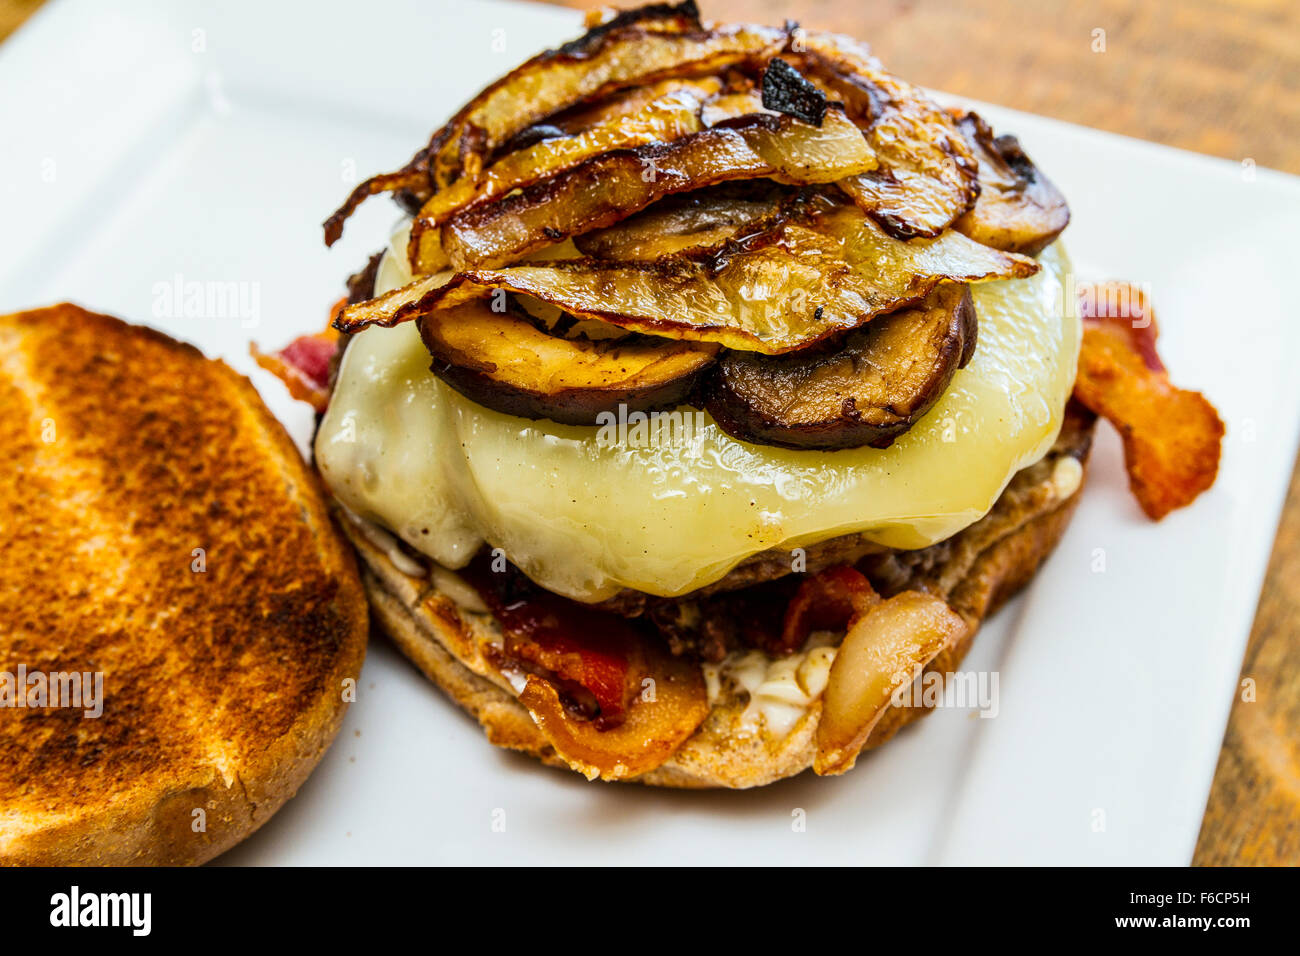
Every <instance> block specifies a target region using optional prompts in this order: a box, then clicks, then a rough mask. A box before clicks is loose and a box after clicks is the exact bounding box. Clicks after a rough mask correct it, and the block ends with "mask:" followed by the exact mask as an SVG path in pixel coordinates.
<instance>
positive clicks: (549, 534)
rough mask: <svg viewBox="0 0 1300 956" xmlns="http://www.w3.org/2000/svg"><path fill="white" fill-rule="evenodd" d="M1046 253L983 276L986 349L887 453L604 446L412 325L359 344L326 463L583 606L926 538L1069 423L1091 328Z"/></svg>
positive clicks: (355, 506)
mask: <svg viewBox="0 0 1300 956" xmlns="http://www.w3.org/2000/svg"><path fill="white" fill-rule="evenodd" d="M407 228H409V227H407ZM407 228H403V229H399V230H398V232H397V233H396V234H395V235H394V239H393V244H392V246H390V249H389V252H388V254H387V255H386V256H385V259H384V261H383V263H382V264H381V267H380V270H379V278H378V282H377V287H376V289H375V292H376V294H381V293H383V292H385V291H387V290H388V289H391V288H395V287H397V286H400V285H403V284H405V283H406V282H408V281H409V276H410V274H409V272H408V271H407V270H406V266H405V256H404V255H403V254H402V252H401V251H400V250H404V249H405V246H406V231H407ZM394 248H395V249H397V250H399V251H398V252H396V253H395V252H394V251H393V250H394ZM1040 261H1041V263H1042V265H1043V268H1042V269H1041V270H1040V271H1039V273H1038V274H1037V275H1035V276H1033V277H1031V278H1029V279H1020V280H1012V281H1005V282H992V283H984V284H979V285H975V286H973V287H972V288H973V293H974V298H975V308H976V311H977V313H978V316H979V340H978V346H977V348H976V350H975V355H974V358H973V359H972V360H971V362H970V364H969V365H968V366H967V367H966V368H964V369H961V370H959V371H958V372H957V373H956V374H955V375H954V377H953V380H952V384H951V385H950V386H949V388H948V390H947V392H946V393H945V394H944V395H943V397H942V398H941V399H940V400H939V401H938V402H937V403H936V404H935V406H934V407H933V408H932V409H931V410H930V412H929V413H928V414H927V415H926V416H925V417H924V418H923V419H922V420H921V421H920V422H918V423H917V424H916V425H915V426H914V427H913V428H912V429H911V430H910V431H908V432H907V433H906V434H905V435H903V436H901V437H900V438H899V439H898V440H897V441H896V442H894V444H893V445H892V446H891V447H889V448H886V449H876V448H856V449H849V450H845V451H836V452H822V451H802V452H801V451H791V450H786V449H780V448H772V447H767V446H761V445H750V444H747V443H745V442H741V441H738V440H736V439H734V438H731V437H730V436H728V435H727V434H725V433H724V432H722V431H721V430H720V429H719V428H718V427H717V426H716V425H715V424H714V423H713V422H712V420H711V419H708V418H707V416H705V418H704V421H705V426H704V428H703V429H702V430H701V431H700V432H699V433H698V434H697V435H695V436H694V438H695V440H694V441H693V442H689V443H688V442H682V441H667V442H658V443H654V444H642V445H640V446H638V447H628V446H627V445H626V444H622V445H619V444H610V443H609V442H600V441H597V433H598V430H597V429H596V428H595V427H576V426H568V425H558V424H556V423H554V422H550V421H528V420H526V419H521V418H515V417H512V416H509V415H504V414H501V413H500V412H495V411H492V410H490V409H486V408H483V407H481V406H479V405H476V404H475V403H474V402H472V401H470V400H469V399H467V398H465V397H464V396H462V395H460V394H459V393H457V392H456V391H454V390H453V389H451V388H449V387H448V386H446V385H444V384H443V383H442V382H441V381H440V380H439V379H437V378H436V377H435V376H434V375H433V374H432V373H431V372H430V371H429V364H430V359H429V353H428V352H427V351H426V350H425V348H424V345H423V344H422V343H421V341H420V336H419V333H418V331H417V330H416V327H415V324H414V323H406V324H403V325H400V326H397V327H396V328H392V329H383V328H371V329H368V330H366V331H364V332H361V333H360V334H358V335H357V336H356V337H355V338H354V339H353V340H352V342H351V344H350V345H349V347H348V350H347V352H346V353H345V355H344V358H343V362H342V365H341V367H340V369H339V376H338V382H337V385H336V387H335V390H334V394H333V396H332V397H331V399H330V405H329V409H328V411H327V412H326V414H325V417H324V419H323V420H322V422H321V427H320V430H319V432H318V433H317V436H316V461H317V464H318V466H319V468H320V471H321V474H322V475H323V476H324V478H325V481H326V482H327V483H328V485H329V487H330V489H331V490H332V491H333V493H334V494H335V495H336V496H337V497H338V498H339V499H340V500H341V501H342V502H343V503H344V504H345V505H347V506H348V507H349V508H350V509H352V511H354V512H355V513H356V514H358V515H360V516H362V517H365V518H368V519H371V520H373V521H375V522H378V523H379V524H380V525H382V526H384V527H385V528H388V529H391V530H392V531H393V532H394V533H396V534H397V535H399V536H400V537H401V538H402V539H403V540H405V541H406V542H407V543H409V544H410V545H412V546H413V547H414V548H416V549H417V550H419V551H421V552H423V553H424V554H426V555H428V556H429V557H431V558H433V559H434V560H435V561H437V562H439V563H440V564H442V565H445V566H446V567H449V568H457V567H461V566H463V565H464V564H465V563H466V562H467V561H468V560H469V559H470V557H471V556H472V555H473V554H474V553H475V552H476V551H477V550H478V549H479V548H480V547H481V546H482V545H483V544H484V543H485V542H486V543H487V544H489V545H491V546H493V547H499V548H502V549H504V551H505V553H506V555H507V556H508V557H509V558H510V560H511V561H513V562H514V563H515V564H517V565H518V566H519V567H520V568H522V569H523V570H524V572H525V573H526V574H527V575H528V576H529V577H531V578H532V579H533V580H534V581H536V582H538V583H539V584H541V585H542V586H544V587H546V588H548V589H550V590H552V591H555V592H558V593H560V594H565V595H568V596H570V597H573V598H577V599H579V600H584V601H597V600H602V599H604V598H607V597H610V596H612V595H613V594H615V593H616V592H618V591H619V590H620V589H622V588H634V589H636V590H640V591H645V592H648V593H650V594H658V595H665V596H673V595H678V594H684V593H686V592H688V591H692V590H694V589H696V588H700V587H703V586H704V585H706V584H709V583H711V582H713V581H716V580H718V579H719V578H721V577H722V576H724V575H725V574H726V573H727V572H728V571H729V570H730V569H731V568H733V567H735V566H736V564H737V563H739V562H740V561H742V560H743V559H745V558H746V557H748V556H750V555H753V554H755V553H757V552H759V551H765V550H767V549H769V548H795V547H799V546H804V545H810V544H814V543H816V542H819V541H823V540H826V539H828V538H832V537H835V536H837V535H842V534H848V533H850V532H863V533H865V534H867V535H868V536H869V537H870V538H871V539H872V540H874V541H876V542H878V543H880V544H883V545H886V546H889V547H896V548H921V547H925V546H927V545H929V544H933V543H934V542H936V541H940V540H943V539H944V538H947V537H950V536H952V535H953V534H956V533H957V532H958V531H960V530H961V529H962V528H965V527H966V526H967V525H969V524H971V523H972V522H974V521H976V520H978V519H979V518H980V517H982V516H983V515H984V514H985V513H987V512H988V510H989V509H990V508H991V507H992V506H993V502H994V501H995V500H996V499H997V497H998V495H999V494H1000V493H1001V492H1002V489H1003V487H1005V485H1006V483H1007V482H1008V481H1009V480H1010V478H1011V476H1012V475H1013V474H1015V472H1016V471H1018V470H1019V469H1021V468H1023V467H1025V466H1026V465H1029V464H1031V463H1033V462H1034V461H1037V460H1038V459H1039V458H1041V457H1042V456H1043V455H1044V454H1045V453H1046V452H1047V450H1048V448H1050V447H1051V444H1052V442H1053V441H1054V440H1055V438H1056V434H1057V432H1058V430H1059V429H1060V425H1061V418H1062V413H1063V410H1064V407H1065V403H1066V400H1067V399H1068V398H1069V395H1070V391H1071V388H1072V386H1073V383H1074V375H1075V363H1076V360H1077V357H1078V350H1079V340H1080V334H1081V332H1080V324H1079V319H1078V315H1077V311H1076V309H1075V306H1074V303H1073V302H1072V301H1067V299H1066V297H1065V295H1064V289H1063V279H1064V276H1065V274H1066V273H1067V272H1068V270H1069V264H1068V260H1067V259H1066V256H1065V254H1064V252H1063V251H1062V250H1061V248H1060V245H1059V244H1055V245H1053V246H1051V247H1050V248H1049V249H1047V250H1046V251H1045V252H1044V253H1043V254H1042V255H1041V256H1040ZM686 411H688V412H689V410H686Z"/></svg>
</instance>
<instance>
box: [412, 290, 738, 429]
mask: <svg viewBox="0 0 1300 956" xmlns="http://www.w3.org/2000/svg"><path fill="white" fill-rule="evenodd" d="M419 327H420V336H421V337H422V338H423V339H424V344H425V346H426V347H427V348H428V349H429V352H430V354H431V355H432V356H433V365H432V366H431V368H432V370H433V373H434V374H435V375H437V376H438V377H439V378H441V379H442V380H443V381H444V382H446V383H447V384H448V385H450V386H451V387H452V388H454V389H456V391H458V392H460V393H461V394H462V395H464V396H466V397H467V398H469V399H471V400H472V401H475V402H477V403H478V404H480V405H483V406H485V407H487V408H492V409H495V410H497V411H499V412H505V413H506V414H508V415H518V416H520V417H521V418H533V419H537V418H549V419H551V420H552V421H556V422H560V423H562V424H567V425H594V424H597V416H598V415H599V414H600V413H601V412H608V411H613V410H615V409H617V408H618V407H619V406H620V405H622V406H625V408H626V409H627V410H628V411H646V410H648V409H652V408H664V407H667V406H672V405H678V404H680V403H681V402H682V401H684V400H685V398H686V396H687V395H688V394H689V393H690V391H691V389H692V387H693V386H694V385H695V382H696V379H697V378H698V377H699V375H700V373H701V372H703V371H704V370H705V369H706V368H708V367H709V366H710V365H712V364H713V362H714V360H715V356H716V354H717V351H718V347H717V346H715V345H707V344H700V343H691V342H673V341H668V340H665V339H652V338H648V337H646V336H628V337H626V338H621V339H601V340H596V341H593V340H591V339H588V338H586V337H579V338H564V337H562V336H559V335H552V334H550V333H548V332H545V331H543V330H541V329H539V328H537V327H536V326H535V325H533V324H532V322H530V321H529V320H528V319H527V318H525V317H523V316H521V315H519V314H517V313H514V312H494V311H493V310H492V309H491V308H489V307H488V304H487V303H486V302H472V303H469V304H467V305H464V306H460V307H457V308H455V309H445V310H440V311H435V312H430V313H428V314H426V315H425V316H423V317H422V318H421V319H420V322H419Z"/></svg>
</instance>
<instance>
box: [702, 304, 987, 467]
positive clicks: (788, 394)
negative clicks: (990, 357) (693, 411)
mask: <svg viewBox="0 0 1300 956" xmlns="http://www.w3.org/2000/svg"><path fill="white" fill-rule="evenodd" d="M975 335H976V319H975V305H974V303H973V302H972V301H971V295H970V289H969V287H968V286H965V285H954V284H951V283H944V284H942V285H940V286H939V287H938V288H936V289H935V290H934V291H933V292H931V293H930V295H928V296H927V297H926V298H925V299H924V300H923V301H922V302H920V303H919V304H918V305H916V306H914V307H912V308H909V309H904V310H903V311H901V312H895V313H892V314H890V315H885V316H881V317H880V318H877V319H875V320H874V321H872V322H871V323H869V324H868V325H866V326H863V327H862V328H860V329H857V330H856V331H853V332H850V333H849V335H848V336H847V337H846V338H845V339H844V340H843V342H840V343H836V344H835V347H834V348H831V349H815V350H805V351H800V352H792V353H789V354H787V355H776V356H770V355H762V354H760V353H756V352H726V353H724V355H723V356H722V358H721V359H720V360H719V362H718V366H717V369H716V371H715V372H714V374H713V375H712V377H711V378H710V379H709V383H708V389H707V399H706V404H705V407H706V408H707V409H708V411H709V413H710V414H711V415H712V416H713V417H714V419H715V420H716V421H717V423H718V425H719V426H721V428H722V430H723V431H725V432H727V433H728V434H729V435H732V436H734V437H736V438H739V439H741V440H742V441H749V442H756V443H758V444H764V445H779V446H780V447H782V448H827V449H831V448H857V447H859V446H862V445H868V444H872V445H876V446H877V447H881V446H883V445H888V444H889V443H891V442H892V441H893V440H894V439H895V438H896V437H897V436H899V435H901V434H902V433H903V432H905V431H907V429H909V428H911V427H912V424H913V423H914V422H916V421H917V420H918V419H919V418H920V417H921V416H922V415H924V414H925V413H926V412H927V411H928V410H929V408H930V406H931V405H933V404H934V403H935V401H937V400H938V398H939V396H941V395H942V394H943V392H944V389H946V388H947V387H948V382H949V381H950V380H951V378H952V375H953V372H954V371H956V370H957V369H958V368H959V367H960V366H962V365H964V364H965V363H966V362H967V361H968V360H969V358H970V355H971V353H972V352H973V351H974V346H975Z"/></svg>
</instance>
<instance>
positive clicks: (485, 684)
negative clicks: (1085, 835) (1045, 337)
mask: <svg viewBox="0 0 1300 956" xmlns="http://www.w3.org/2000/svg"><path fill="white" fill-rule="evenodd" d="M1092 426H1093V422H1092V420H1091V418H1090V417H1086V416H1081V415H1077V414H1076V415H1073V416H1071V417H1070V418H1069V419H1068V420H1067V424H1066V427H1065V429H1063V431H1062V435H1061V437H1060V438H1059V439H1058V441H1057V443H1056V445H1055V446H1054V447H1053V449H1052V451H1051V452H1049V454H1048V455H1047V456H1046V457H1045V458H1044V459H1043V460H1042V461H1040V462H1038V463H1037V464H1035V465H1032V466H1030V467H1029V468H1026V469H1024V470H1023V471H1021V472H1020V473H1019V474H1018V475H1017V476H1016V477H1015V478H1014V479H1013V480H1012V482H1011V484H1010V485H1009V486H1008V487H1007V489H1006V490H1005V491H1004V492H1003V494H1002V496H1001V497H1000V498H999V499H998V502H997V504H996V505H995V506H994V508H993V510H992V511H991V512H990V513H989V514H988V515H987V516H985V517H984V518H983V519H981V520H980V521H978V522H976V523H975V524H974V525H972V526H971V527H969V528H967V529H966V530H965V531H963V532H961V533H960V534H958V535H956V536H955V537H953V538H951V539H949V540H947V541H944V542H941V543H940V544H938V545H935V546H933V547H932V548H927V549H925V550H923V551H917V552H892V553H889V554H886V555H884V556H880V557H878V558H877V559H874V560H876V562H877V567H876V568H875V569H874V570H873V572H872V573H871V574H870V575H869V576H872V577H875V578H878V579H882V580H885V581H886V582H887V583H888V585H889V587H890V589H891V590H902V589H905V588H921V589H924V590H927V591H930V592H932V593H935V594H938V595H939V596H941V597H943V598H944V599H945V600H946V601H947V602H948V604H949V605H950V606H951V607H952V608H953V609H954V610H955V611H956V612H957V613H958V614H960V615H961V616H962V617H963V618H964V619H965V620H966V621H967V623H968V624H969V625H970V626H969V629H968V632H967V635H966V637H965V638H964V639H963V640H962V641H961V642H960V643H959V644H958V645H956V646H953V647H951V648H948V649H947V650H945V651H944V652H943V653H941V654H940V655H939V657H937V658H936V659H935V660H934V661H933V662H932V663H931V664H930V665H929V666H928V667H927V668H926V671H927V672H937V673H949V672H952V671H955V670H956V669H957V667H958V665H959V664H960V663H961V661H962V659H963V658H964V657H965V656H966V653H967V651H968V650H969V649H970V646H971V643H972V641H973V639H974V637H975V633H976V631H977V630H978V627H979V624H980V622H981V621H983V619H984V618H985V617H987V616H988V615H990V614H992V613H994V612H995V611H996V610H997V609H998V608H999V607H1000V606H1001V605H1002V604H1003V603H1004V602H1005V601H1006V600H1007V599H1008V598H1009V597H1011V596H1012V595H1013V594H1014V593H1015V592H1016V591H1018V590H1019V589H1020V588H1021V587H1023V586H1024V585H1025V584H1026V583H1027V582H1028V581H1029V579H1030V578H1031V577H1033V575H1034V572H1035V571H1036V570H1037V569H1038V567H1039V565H1040V564H1041V563H1042V562H1043V561H1044V560H1045V559H1046V558H1047V556H1048V555H1049V554H1050V553H1051V551H1052V549H1053V548H1054V547H1055V546H1056V543H1057V542H1058V541H1059V540H1060V538H1061V536H1062V534H1063V533H1064V531H1065V528H1066V525H1067V524H1068V523H1069V520H1070V516H1071V515H1072V514H1073V512H1074V508H1075V506H1076V505H1077V503H1078V496H1079V491H1080V490H1081V488H1082V485H1083V481H1082V478H1083V466H1084V464H1085V463H1086V459H1087V455H1088V449H1089V445H1090V442H1091V437H1092ZM1065 459H1070V460H1071V461H1070V462H1064V460H1065ZM1063 462H1064V464H1063ZM342 525H343V527H344V529H345V530H346V531H347V533H348V535H349V537H350V538H351V539H352V541H353V544H354V545H355V546H356V547H357V550H358V552H359V553H360V555H361V557H362V561H363V570H362V579H363V581H364V583H365V587H366V591H367V593H368V594H369V596H370V602H371V609H372V611H373V613H374V616H375V618H376V620H377V621H378V622H379V624H380V625H381V626H382V628H383V629H384V631H385V632H386V633H387V634H388V635H389V636H390V637H391V638H392V640H393V642H394V643H395V644H396V645H397V646H398V647H399V648H400V649H401V651H402V652H403V653H404V654H405V655H406V656H407V657H409V658H410V659H411V660H412V661H413V662H414V663H415V664H416V666H418V667H419V668H420V670H421V671H423V672H424V674H425V675H426V676H427V677H428V678H429V679H430V680H432V681H433V682H434V683H436V684H437V685H438V686H440V687H441V688H442V689H443V690H444V691H446V692H447V693H448V694H449V695H450V696H451V698H452V699H453V700H455V701H456V703H457V704H459V705H460V706H461V707H462V708H464V709H465V710H466V711H468V712H469V713H470V714H472V715H473V716H474V717H475V718H476V719H477V720H478V721H479V723H480V724H482V726H483V728H484V730H485V731H486V733H487V737H488V740H489V741H490V742H491V743H493V744H495V745H497V746H499V747H506V748H509V749H512V750H520V751H523V752H525V753H530V754H532V755H534V756H535V757H537V758H539V759H540V760H541V761H542V762H543V763H546V764H549V765H552V766H557V767H567V766H568V765H567V764H566V762H565V761H564V759H563V758H562V757H561V756H560V755H559V754H557V753H556V752H555V750H554V748H553V747H551V745H550V744H549V743H548V742H547V740H546V738H545V737H544V736H543V735H542V733H541V731H540V730H539V729H538V728H537V725H536V724H535V723H534V721H533V719H532V717H531V715H530V714H529V712H528V710H527V709H526V708H525V707H524V706H523V705H521V704H520V703H519V702H518V701H517V700H516V699H515V695H514V693H513V691H512V690H511V688H510V685H509V684H508V682H506V681H505V679H504V678H502V677H501V676H500V675H499V674H498V673H497V672H496V671H495V669H494V668H493V667H492V665H491V664H490V663H489V662H488V661H487V660H486V659H485V658H484V656H483V655H482V653H481V651H480V648H481V647H482V646H483V645H485V644H487V643H488V642H491V641H494V640H496V639H498V638H499V637H500V632H499V630H498V629H497V626H496V623H495V621H494V620H493V619H492V618H491V616H490V615H488V614H484V613H478V612H476V611H474V610H471V609H470V608H469V607H468V604H469V602H466V601H464V599H463V598H461V596H460V595H459V594H456V593H453V590H454V589H453V587H452V586H450V585H448V584H447V583H446V581H445V580H444V582H443V585H442V586H440V585H439V584H438V583H437V580H436V578H437V575H434V576H431V577H429V578H424V577H421V576H418V575H410V574H406V573H404V572H403V571H401V570H399V569H398V568H397V566H396V565H395V564H394V563H393V560H391V559H390V557H389V553H390V552H389V550H388V549H386V548H385V547H383V546H382V542H377V541H376V540H374V537H375V536H374V535H367V534H366V533H365V532H364V531H363V530H361V529H359V528H358V527H357V526H356V525H355V524H352V523H350V522H346V521H345V522H342ZM458 598H461V603H460V604H458V603H457V599H458ZM748 703H749V700H748V696H747V695H746V694H745V693H743V692H738V693H727V692H725V691H724V692H723V693H721V694H720V695H719V696H718V697H716V698H715V699H714V701H713V705H712V710H711V711H710V713H709V716H708V717H707V718H706V719H705V721H704V723H703V724H702V725H701V726H700V728H699V729H698V730H697V731H696V732H695V734H694V735H693V736H692V737H691V738H690V739H689V740H687V741H686V743H685V744H683V745H682V747H681V748H680V749H679V750H678V751H677V752H676V753H675V754H674V755H673V756H672V757H671V758H669V760H668V761H667V762H666V763H664V764H663V765H661V766H660V767H658V768H656V769H655V770H653V771H651V772H649V773H645V774H642V775H641V776H639V777H636V778H635V779H636V780H637V781H638V782H641V783H645V784H650V785H656V786H665V787H682V788H706V787H729V788H745V787H754V786H762V785H764V784H768V783H772V782H774V781H776V780H779V779H781V778H783V777H789V776H793V775H795V774H797V773H800V772H802V771H803V770H805V769H807V768H809V767H811V766H812V762H813V756H814V754H815V752H816V732H817V724H818V722H819V720H820V716H821V701H820V699H818V700H815V701H814V702H813V703H812V704H811V705H810V706H809V707H808V708H807V711H806V712H805V714H804V716H803V717H802V718H800V719H799V720H798V721H797V723H796V724H795V725H794V726H793V728H792V729H790V730H789V731H788V733H785V734H782V735H780V736H774V735H769V734H766V733H760V734H755V733H752V732H742V731H741V730H740V727H739V723H740V720H741V715H742V713H743V712H744V711H745V708H746V706H747V705H748ZM924 713H926V709H925V708H924V707H893V708H891V709H890V711H889V712H887V713H886V714H885V716H884V717H883V718H882V719H881V721H880V723H879V724H877V726H876V729H875V730H874V731H873V732H872V735H871V737H870V738H869V740H868V741H867V744H866V747H867V748H868V749H869V748H873V747H877V746H879V745H880V744H882V743H884V742H885V741H887V740H888V739H890V738H891V737H892V736H893V735H894V734H895V733H897V732H898V731H899V730H900V729H901V728H902V727H904V726H906V725H907V724H908V723H910V722H911V721H913V720H915V719H917V718H918V717H920V716H921V715H922V714H924Z"/></svg>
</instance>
